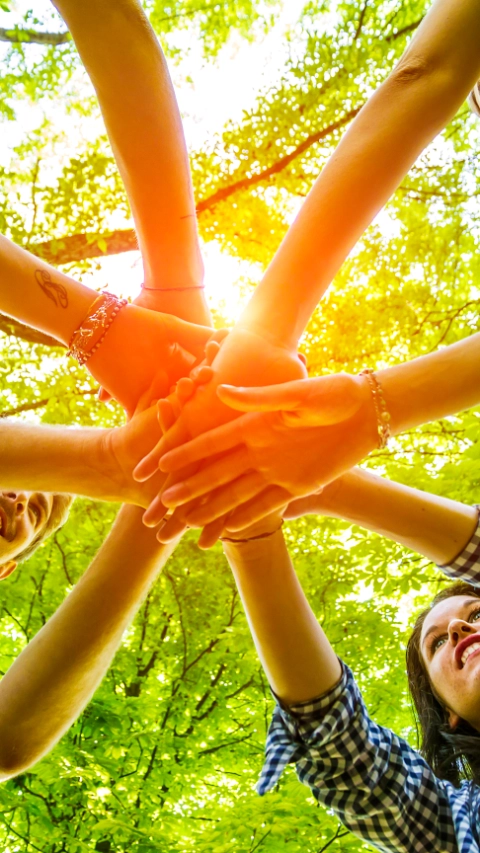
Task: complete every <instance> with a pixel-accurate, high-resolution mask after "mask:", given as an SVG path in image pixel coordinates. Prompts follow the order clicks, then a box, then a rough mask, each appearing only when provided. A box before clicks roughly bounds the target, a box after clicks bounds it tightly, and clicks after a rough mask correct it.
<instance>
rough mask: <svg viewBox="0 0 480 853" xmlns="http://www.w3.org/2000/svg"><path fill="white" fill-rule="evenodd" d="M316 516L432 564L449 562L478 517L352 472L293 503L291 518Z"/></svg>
mask: <svg viewBox="0 0 480 853" xmlns="http://www.w3.org/2000/svg"><path fill="white" fill-rule="evenodd" d="M302 512H305V513H310V512H318V513H321V514H322V515H327V516H330V517H333V518H342V519H344V520H345V521H350V522H352V523H353V524H358V525H359V526H360V527H365V528H367V530H373V531H374V532H375V533H379V534H380V535H381V536H385V537H386V538H387V539H392V540H393V541H394V542H398V543H400V544H401V545H404V546H405V547H407V548H410V549H411V550H412V551H416V552H417V553H419V554H423V556H424V557H427V558H428V559H429V560H432V562H434V563H437V564H439V565H444V564H447V563H449V562H451V561H452V560H453V559H454V558H455V557H456V556H457V554H458V553H459V552H460V551H461V550H462V548H463V547H464V545H465V543H466V542H468V541H469V540H470V538H471V536H472V533H473V531H474V530H475V526H476V523H477V518H478V516H477V511H476V510H475V509H474V507H471V506H466V505H465V504H461V503H459V502H458V501H452V500H449V499H448V498H444V497H440V496H439V495H433V494H430V493H428V492H422V491H420V490H419V489H413V488H411V487H409V486H403V485H401V484H400V483H395V482H393V481H391V480H387V479H386V478H384V477H379V476H378V475H377V474H374V473H373V472H372V471H367V470H364V469H362V468H354V469H353V470H352V471H349V472H348V473H346V474H344V475H343V476H342V477H340V478H339V479H338V480H336V481H335V482H334V483H331V484H330V485H329V486H326V488H325V489H324V490H323V492H321V493H320V494H319V495H311V496H309V497H307V498H301V499H300V500H299V501H296V502H294V503H293V504H292V505H291V508H290V509H289V510H287V515H289V516H290V517H292V516H294V515H295V516H296V515H297V514H300V513H302Z"/></svg>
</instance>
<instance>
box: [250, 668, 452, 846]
mask: <svg viewBox="0 0 480 853" xmlns="http://www.w3.org/2000/svg"><path fill="white" fill-rule="evenodd" d="M292 762H293V763H295V764H296V769H297V774H298V777H299V779H300V780H301V781H302V782H304V784H306V785H308V786H309V787H310V788H311V790H312V793H313V794H314V796H315V797H316V798H317V800H319V801H320V802H321V803H323V804H324V805H325V806H327V807H328V808H330V809H333V810H334V811H335V812H336V814H337V815H338V817H339V818H340V820H341V821H342V822H343V823H344V824H345V826H347V827H348V828H349V829H350V830H351V831H352V832H354V833H355V834H356V835H358V836H359V837H360V838H362V839H364V840H365V841H368V842H370V843H371V844H373V845H374V846H376V847H377V848H378V849H379V850H382V851H388V853H393V851H395V853H407V851H408V853H425V851H426V850H437V851H440V850H441V851H442V853H458V846H457V842H456V836H455V828H454V823H453V817H452V810H451V805H450V801H449V798H448V795H447V791H446V788H445V783H443V782H442V781H440V780H439V779H437V778H436V776H435V775H434V774H433V772H432V770H431V768H430V767H429V765H428V764H427V763H426V762H425V761H424V760H423V758H422V757H421V756H420V755H419V754H418V753H417V752H415V750H413V749H412V748H411V747H410V746H409V744H407V743H406V741H404V740H402V739H401V738H398V737H397V736H396V735H394V734H393V732H391V731H390V730H389V729H385V728H383V727H381V726H378V725H377V724H376V723H374V722H373V721H372V720H371V719H370V717H369V716H368V713H367V710H366V708H365V705H364V702H363V700H362V697H361V694H360V692H359V690H358V687H357V685H356V683H355V681H354V678H353V675H352V673H351V672H350V670H349V669H348V667H346V666H344V667H343V675H342V678H341V680H340V682H339V683H338V684H337V685H336V686H335V687H334V688H333V689H332V690H331V691H329V692H328V693H327V694H325V695H324V696H321V697H320V698H318V699H315V700H312V701H311V702H304V703H302V704H300V705H296V706H291V707H290V708H287V707H282V706H281V705H280V703H279V704H277V707H276V709H275V712H274V716H273V721H272V725H271V727H270V731H269V733H268V738H267V749H266V761H265V766H264V768H263V771H262V774H261V777H260V781H259V784H258V791H259V793H260V794H264V793H266V792H267V791H268V790H270V789H271V788H272V787H273V785H274V784H275V783H276V782H277V780H278V779H279V777H280V775H281V773H282V770H283V769H284V767H285V766H286V764H288V763H292Z"/></svg>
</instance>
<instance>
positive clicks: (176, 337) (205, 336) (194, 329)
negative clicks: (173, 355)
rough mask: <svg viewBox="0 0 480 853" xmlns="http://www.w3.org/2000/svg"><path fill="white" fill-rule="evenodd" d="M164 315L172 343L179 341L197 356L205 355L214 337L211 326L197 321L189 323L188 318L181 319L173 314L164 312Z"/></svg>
mask: <svg viewBox="0 0 480 853" xmlns="http://www.w3.org/2000/svg"><path fill="white" fill-rule="evenodd" d="M163 316H164V321H165V325H166V329H167V336H168V340H170V341H171V342H172V343H178V344H179V345H180V346H181V347H183V348H184V349H186V350H187V352H190V353H192V354H193V355H195V356H202V357H203V354H204V352H205V347H206V345H207V343H208V341H209V340H210V339H211V337H212V328H211V326H197V325H196V324H195V323H188V322H187V321H186V320H180V319H179V318H178V317H173V316H172V315H171V314H164V315H163Z"/></svg>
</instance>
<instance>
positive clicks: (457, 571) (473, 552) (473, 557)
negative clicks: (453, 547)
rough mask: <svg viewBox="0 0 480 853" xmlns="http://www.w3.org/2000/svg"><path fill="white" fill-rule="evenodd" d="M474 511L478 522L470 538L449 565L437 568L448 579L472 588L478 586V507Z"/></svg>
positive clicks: (479, 565)
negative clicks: (453, 579)
mask: <svg viewBox="0 0 480 853" xmlns="http://www.w3.org/2000/svg"><path fill="white" fill-rule="evenodd" d="M476 510H477V513H478V521H477V526H476V528H475V530H474V532H473V536H472V538H471V539H470V541H469V542H467V544H466V545H465V548H464V549H463V550H462V551H460V554H459V555H458V556H457V557H455V559H454V560H452V562H451V563H448V564H447V565H445V566H439V569H441V570H442V572H445V574H446V575H448V576H449V577H451V578H455V580H459V581H466V582H467V583H471V584H472V585H473V586H479V585H480V506H478V505H477V506H476Z"/></svg>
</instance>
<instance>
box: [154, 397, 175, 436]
mask: <svg viewBox="0 0 480 853" xmlns="http://www.w3.org/2000/svg"><path fill="white" fill-rule="evenodd" d="M157 416H158V422H159V424H160V428H161V430H162V432H163V433H164V434H165V433H166V432H168V430H169V429H170V427H172V426H173V425H174V423H175V413H174V411H173V406H172V404H171V402H170V400H168V399H165V400H159V401H158V403H157Z"/></svg>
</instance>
